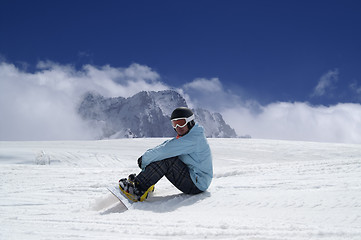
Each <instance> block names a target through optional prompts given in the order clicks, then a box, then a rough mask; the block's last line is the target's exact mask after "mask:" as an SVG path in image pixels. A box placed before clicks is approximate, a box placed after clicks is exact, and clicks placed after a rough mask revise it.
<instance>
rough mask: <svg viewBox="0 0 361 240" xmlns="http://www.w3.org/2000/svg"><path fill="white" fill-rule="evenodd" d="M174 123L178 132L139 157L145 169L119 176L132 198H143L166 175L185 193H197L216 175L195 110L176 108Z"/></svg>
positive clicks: (122, 185)
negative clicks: (127, 175) (123, 176)
mask: <svg viewBox="0 0 361 240" xmlns="http://www.w3.org/2000/svg"><path fill="white" fill-rule="evenodd" d="M171 123H172V126H173V128H174V130H175V131H176V132H177V136H176V137H174V138H173V139H170V140H167V141H165V142H163V143H162V144H160V145H159V146H156V147H154V148H152V149H149V150H147V151H146V152H145V153H144V154H143V155H142V156H141V157H140V158H139V159H138V166H139V167H140V168H141V169H142V171H141V172H140V173H139V174H138V175H136V174H131V175H129V177H128V179H126V178H123V179H120V180H119V186H120V189H121V190H122V192H123V193H124V194H126V195H127V196H128V198H130V199H131V200H133V201H143V200H144V199H145V198H146V197H147V196H148V193H149V192H150V191H153V189H154V185H155V184H156V183H157V182H158V181H159V180H160V179H161V178H162V177H163V176H165V177H166V178H167V179H168V180H169V181H170V182H171V183H172V184H173V185H174V186H175V187H176V188H178V189H179V190H180V191H182V192H183V193H186V194H198V193H201V192H204V191H205V190H207V188H208V187H209V185H210V183H211V181H212V178H213V166H212V155H211V150H210V147H209V145H208V142H207V139H206V137H205V135H204V129H203V127H202V126H200V125H199V124H198V123H195V121H194V114H193V112H192V111H191V110H190V109H189V108H186V107H180V108H176V109H175V110H174V111H173V112H172V115H171Z"/></svg>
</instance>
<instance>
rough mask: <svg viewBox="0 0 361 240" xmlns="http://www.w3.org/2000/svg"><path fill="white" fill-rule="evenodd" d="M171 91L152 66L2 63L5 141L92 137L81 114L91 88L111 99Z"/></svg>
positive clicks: (0, 107) (0, 134)
mask: <svg viewBox="0 0 361 240" xmlns="http://www.w3.org/2000/svg"><path fill="white" fill-rule="evenodd" d="M165 89H168V86H166V85H165V84H163V83H162V82H160V77H159V75H158V74H157V73H156V72H154V71H152V69H150V68H149V67H147V66H142V65H139V64H132V65H130V66H129V67H128V68H113V67H110V66H103V67H95V66H92V65H86V66H84V67H83V68H82V69H81V70H77V69H75V68H74V67H73V66H71V65H61V64H57V63H54V62H50V61H46V62H39V63H38V65H37V71H36V72H34V73H29V72H26V71H22V70H20V69H19V68H18V67H16V66H15V65H13V64H9V63H6V62H0V113H1V119H0V121H1V122H0V140H53V139H89V138H92V136H93V133H91V132H89V129H88V128H86V126H85V124H84V122H83V121H82V120H81V119H79V116H78V114H77V112H76V110H77V105H78V104H79V101H80V98H81V97H82V95H83V94H84V93H85V92H87V91H94V92H99V93H100V94H102V95H104V96H106V97H118V96H123V97H129V96H132V95H134V94H135V93H138V92H139V91H142V90H146V91H159V90H165Z"/></svg>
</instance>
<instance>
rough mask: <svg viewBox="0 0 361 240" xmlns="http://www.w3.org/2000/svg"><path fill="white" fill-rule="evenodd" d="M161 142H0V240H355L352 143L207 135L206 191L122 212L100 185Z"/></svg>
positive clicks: (161, 196)
mask: <svg viewBox="0 0 361 240" xmlns="http://www.w3.org/2000/svg"><path fill="white" fill-rule="evenodd" d="M163 141H164V139H121V140H108V141H74V142H73V141H63V142H0V190H1V195H0V221H1V223H0V239H123V238H124V239H126V238H129V239H204V238H207V239H360V236H361V227H360V226H361V145H351V144H330V143H311V142H291V141H274V140H257V139H209V143H210V145H211V149H212V153H213V163H214V179H213V181H212V184H211V187H210V188H209V190H208V191H207V192H205V193H203V194H200V195H196V196H188V195H184V194H181V193H180V192H179V191H178V190H177V189H176V188H174V187H173V186H172V185H171V184H170V183H169V182H168V181H167V180H166V179H162V180H161V181H160V182H159V183H158V184H157V185H156V190H155V193H154V196H153V197H151V198H150V199H148V200H147V201H146V202H143V203H135V204H133V209H131V210H128V211H122V210H121V208H120V205H119V203H118V201H117V200H116V199H114V197H112V195H111V194H110V193H108V191H107V189H106V187H107V186H109V185H112V184H116V182H117V181H118V179H119V178H121V177H126V176H128V174H130V173H138V172H139V170H138V168H137V164H136V160H137V158H138V157H139V156H141V155H142V153H143V152H144V151H146V150H147V149H148V148H151V147H153V146H155V145H157V144H159V143H161V142H163Z"/></svg>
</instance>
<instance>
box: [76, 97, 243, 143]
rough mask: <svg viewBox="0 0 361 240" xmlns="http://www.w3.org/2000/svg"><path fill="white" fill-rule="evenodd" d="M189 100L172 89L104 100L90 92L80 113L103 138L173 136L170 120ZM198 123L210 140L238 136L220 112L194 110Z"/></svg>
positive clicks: (82, 104) (81, 106)
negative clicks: (175, 111) (173, 113)
mask: <svg viewBox="0 0 361 240" xmlns="http://www.w3.org/2000/svg"><path fill="white" fill-rule="evenodd" d="M186 106H187V103H186V101H185V99H184V98H183V97H182V96H181V95H180V94H179V93H177V92H175V91H172V90H166V91H159V92H140V93H137V94H136V95H134V96H132V97H129V98H122V97H118V98H104V97H103V96H100V95H97V94H94V93H88V94H86V95H85V96H84V99H83V101H82V102H81V104H80V106H79V111H78V112H79V114H80V115H81V117H82V118H83V119H84V120H86V121H87V122H88V123H89V126H90V127H91V128H94V129H98V131H99V138H100V139H103V138H124V137H125V138H132V137H138V138H139V137H171V136H173V135H174V130H173V128H172V127H171V124H170V121H169V118H170V115H171V113H172V111H173V110H174V109H175V108H177V107H186ZM194 113H195V116H196V121H197V122H198V123H200V124H201V125H203V126H204V127H205V133H206V136H207V137H237V135H236V132H235V131H234V129H232V128H231V127H230V126H229V125H228V124H227V123H226V122H225V121H224V120H223V118H222V116H221V115H220V114H219V113H210V112H209V111H207V110H204V109H195V110H194Z"/></svg>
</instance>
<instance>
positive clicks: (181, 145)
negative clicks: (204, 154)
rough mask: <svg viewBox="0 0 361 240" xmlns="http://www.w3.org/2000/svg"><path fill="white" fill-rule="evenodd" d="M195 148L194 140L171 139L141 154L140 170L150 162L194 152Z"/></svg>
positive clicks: (187, 138) (185, 137) (186, 138)
mask: <svg viewBox="0 0 361 240" xmlns="http://www.w3.org/2000/svg"><path fill="white" fill-rule="evenodd" d="M196 146H197V143H196V141H195V139H194V138H192V137H190V136H184V137H181V138H179V139H176V138H173V139H171V140H168V141H165V142H164V143H162V144H161V145H159V146H157V147H155V148H152V149H149V150H147V151H146V152H145V153H144V154H143V156H142V160H141V161H142V163H141V168H142V169H144V168H145V167H146V166H147V165H148V164H150V163H152V162H156V161H160V160H163V159H167V158H170V157H175V156H180V155H183V154H189V153H192V152H195V150H196Z"/></svg>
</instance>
